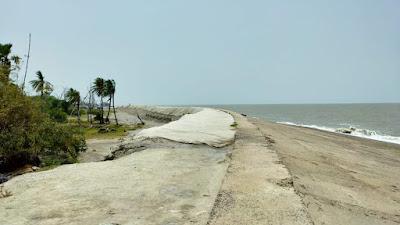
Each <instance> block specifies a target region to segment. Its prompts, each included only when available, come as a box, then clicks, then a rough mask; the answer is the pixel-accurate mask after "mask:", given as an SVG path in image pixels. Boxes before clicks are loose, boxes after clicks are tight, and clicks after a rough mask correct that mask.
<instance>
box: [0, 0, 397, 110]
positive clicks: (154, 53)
mask: <svg viewBox="0 0 400 225" xmlns="http://www.w3.org/2000/svg"><path fill="white" fill-rule="evenodd" d="M0 2H1V7H2V10H1V14H0V43H12V44H13V53H14V54H18V55H19V56H21V57H24V55H26V52H27V48H28V34H29V33H31V34H32V47H31V57H30V61H29V69H28V75H27V80H32V79H34V78H35V72H36V71H38V70H40V71H42V73H43V74H44V76H45V78H46V79H47V80H48V81H50V82H51V83H53V84H54V86H55V88H56V91H55V94H60V93H62V91H63V90H64V89H65V88H69V87H73V88H75V89H78V90H79V91H80V92H81V95H82V96H84V95H86V93H87V91H88V88H89V86H90V85H91V83H92V81H93V80H94V78H96V77H98V76H101V77H103V78H107V79H109V78H112V79H114V80H115V81H116V83H117V93H116V96H115V98H116V99H115V101H116V104H117V105H126V104H152V105H156V104H161V105H173V104H178V105H181V104H191V105H196V104H288V103H365V102H372V103H375V102H400V1H398V0H379V1H377V0H335V1H327V0H304V1H296V0H276V1H268V0H260V1H258V0H252V1H238V0H202V1H188V0H168V1H166V0H158V1H157V0H146V1H133V0H126V1H109V0H107V1H100V0H92V1H91V0H87V1H83V0H68V1H62V0H36V1H30V0H24V1H22V0H12V1H10V0H0ZM25 61H26V60H25ZM23 72H24V70H23V69H22V70H21V71H20V74H19V80H20V81H21V77H22V75H23Z"/></svg>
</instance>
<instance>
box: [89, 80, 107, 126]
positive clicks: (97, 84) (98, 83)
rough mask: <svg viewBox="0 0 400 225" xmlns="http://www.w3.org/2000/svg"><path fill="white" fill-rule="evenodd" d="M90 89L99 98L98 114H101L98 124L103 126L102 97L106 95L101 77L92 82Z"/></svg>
mask: <svg viewBox="0 0 400 225" xmlns="http://www.w3.org/2000/svg"><path fill="white" fill-rule="evenodd" d="M92 89H93V91H94V93H96V94H97V96H99V97H100V112H101V116H100V123H101V124H103V123H104V109H103V97H104V96H105V94H106V91H105V81H104V79H103V78H101V77H98V78H96V79H95V80H94V82H93V86H92Z"/></svg>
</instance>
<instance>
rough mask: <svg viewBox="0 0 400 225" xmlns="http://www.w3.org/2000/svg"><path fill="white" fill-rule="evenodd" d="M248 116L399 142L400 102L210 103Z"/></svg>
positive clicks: (215, 106)
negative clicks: (342, 130) (344, 130)
mask: <svg viewBox="0 0 400 225" xmlns="http://www.w3.org/2000/svg"><path fill="white" fill-rule="evenodd" d="M208 107H214V108H223V109H228V110H233V111H235V112H239V113H243V114H246V115H248V116H252V117H257V118H260V119H265V120H268V121H272V122H278V123H283V124H289V125H297V126H303V127H310V128H315V129H320V130H326V131H332V132H334V131H336V130H337V129H341V128H354V131H353V132H352V134H351V135H353V136H358V137H364V138H369V139H374V140H380V141H385V142H391V143H397V144H400V103H382V104H290V105H280V104H279V105H209V106H208Z"/></svg>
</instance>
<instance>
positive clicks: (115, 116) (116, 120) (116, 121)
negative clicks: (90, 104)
mask: <svg viewBox="0 0 400 225" xmlns="http://www.w3.org/2000/svg"><path fill="white" fill-rule="evenodd" d="M112 103H113V110H114V118H115V123H116V124H117V125H118V119H117V114H116V113H115V103H114V95H112Z"/></svg>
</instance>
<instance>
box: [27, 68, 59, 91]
mask: <svg viewBox="0 0 400 225" xmlns="http://www.w3.org/2000/svg"><path fill="white" fill-rule="evenodd" d="M36 76H37V80H31V81H30V84H31V85H32V87H33V89H34V90H35V91H36V92H40V96H41V97H43V96H44V95H45V94H46V95H50V94H51V92H53V90H54V89H53V85H52V84H51V83H50V82H48V81H45V80H44V76H43V74H42V72H41V71H37V72H36Z"/></svg>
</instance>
